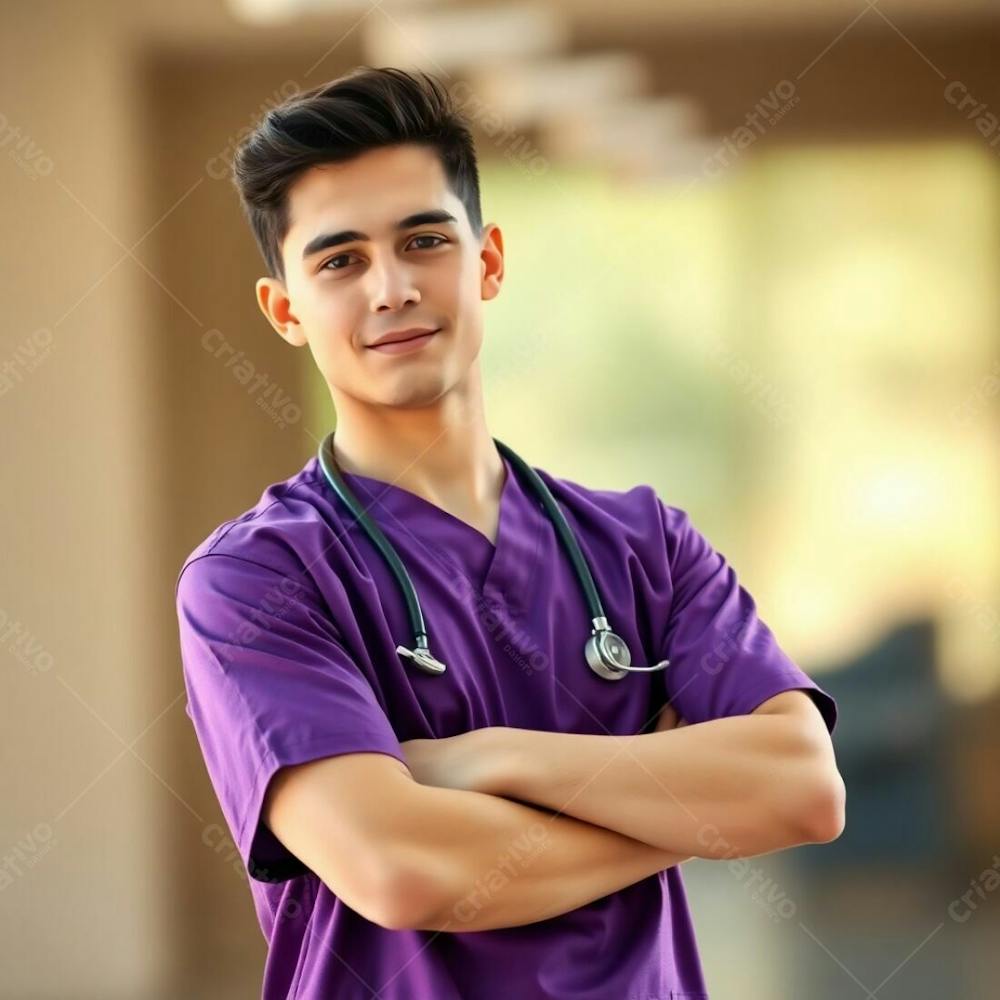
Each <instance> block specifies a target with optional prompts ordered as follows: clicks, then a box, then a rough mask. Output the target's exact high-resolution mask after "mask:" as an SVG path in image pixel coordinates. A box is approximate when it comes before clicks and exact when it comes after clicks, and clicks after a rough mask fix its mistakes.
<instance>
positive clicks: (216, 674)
mask: <svg viewBox="0 0 1000 1000" xmlns="http://www.w3.org/2000/svg"><path fill="white" fill-rule="evenodd" d="M235 179H236V182H237V185H238V188H239V192H240V195H241V197H242V201H243V205H244V209H245V211H246V213H247V217H248V219H249V222H250V225H251V226H252V228H253V232H254V234H255V237H256V239H257V241H258V244H259V246H260V249H261V251H262V253H263V256H264V259H265V262H266V265H267V270H268V276H267V277H263V278H261V279H260V280H259V281H258V282H257V299H258V302H259V305H260V308H261V309H262V311H263V312H264V315H265V316H266V317H267V319H268V321H269V322H270V324H271V325H272V326H273V327H274V329H275V330H276V331H277V332H278V334H279V335H280V336H281V337H282V338H283V339H284V340H286V341H287V342H288V343H289V344H292V345H293V346H295V347H302V346H306V345H308V347H309V350H310V351H311V352H312V355H313V358H314V360H315V362H316V364H317V365H318V367H319V369H320V371H321V372H322V374H323V377H324V379H325V380H326V383H327V385H328V386H329V390H330V394H331V396H332V398H333V402H334V404H335V408H336V413H337V426H336V433H335V443H334V445H333V456H334V458H335V462H336V465H337V466H339V469H340V470H341V474H342V476H343V480H344V481H345V482H346V483H347V485H348V486H349V487H350V490H351V491H352V492H353V494H354V496H355V497H356V498H357V499H358V501H359V503H360V504H362V505H363V506H364V507H365V508H366V511H367V514H368V516H369V517H371V518H372V519H373V520H374V521H375V522H376V524H377V526H378V527H379V528H380V529H381V531H382V532H383V533H384V535H385V537H386V538H387V539H388V540H389V541H390V542H391V544H392V546H393V548H394V549H395V551H396V553H397V554H398V556H399V558H400V560H401V561H402V563H403V565H404V566H405V568H406V570H407V571H408V573H409V574H410V578H411V580H412V583H413V587H414V589H415V591H416V593H417V594H418V595H419V599H420V602H421V605H422V608H423V613H424V615H425V616H426V618H425V621H426V626H427V631H428V632H429V635H430V637H431V642H432V644H431V647H430V648H431V650H432V653H433V655H434V656H435V657H436V658H437V659H439V660H441V661H445V662H446V665H447V669H446V670H445V672H444V673H440V674H434V673H430V672H427V671H425V670H423V669H420V667H419V665H418V664H416V662H415V661H414V660H413V659H412V658H410V657H408V656H405V655H402V654H401V653H400V652H399V651H398V650H397V646H399V645H407V644H408V643H409V642H410V639H411V638H412V636H411V633H410V625H411V619H410V618H408V607H407V605H406V604H405V603H404V600H403V597H402V594H401V590H400V586H399V582H398V577H397V576H395V575H394V574H393V572H392V568H391V566H390V565H389V563H388V562H387V560H386V558H385V557H384V554H383V553H382V552H381V551H380V549H379V548H378V547H377V546H376V544H375V543H374V542H373V541H372V539H371V537H369V535H368V533H367V532H366V531H365V530H362V527H361V526H359V522H358V521H357V520H356V519H355V517H354V516H353V515H352V513H351V511H350V509H349V508H348V507H347V506H346V503H345V502H344V501H343V500H342V498H341V497H340V496H339V495H338V494H337V493H336V492H335V491H334V489H333V488H332V485H333V484H332V480H329V479H328V477H327V475H326V474H325V472H324V467H323V462H321V461H320V459H319V457H316V458H313V459H311V460H310V461H309V462H308V463H306V465H305V467H304V468H302V469H301V470H300V471H298V472H297V473H296V474H295V475H293V476H292V477H291V478H289V479H287V480H285V481H283V482H279V483H275V484H272V485H270V486H268V487H267V489H266V490H265V491H264V493H263V495H262V496H261V498H260V501H259V502H258V503H257V504H256V505H255V506H254V507H253V508H252V509H251V510H248V511H246V512H245V513H244V514H242V515H241V516H239V517H237V518H235V519H234V520H231V521H227V522H226V523H224V524H223V525H221V526H219V527H218V528H217V529H216V530H215V531H213V532H212V533H211V534H210V535H209V536H208V538H206V539H205V541H204V542H202V543H201V544H200V545H199V546H198V547H197V548H196V549H195V550H194V551H193V552H192V553H191V555H190V556H189V557H188V559H187V560H186V561H185V563H184V566H183V568H182V570H181V573H180V576H179V579H178V589H177V610H178V616H179V621H180V633H181V648H182V652H183V664H184V676H185V682H186V686H187V694H188V706H187V711H188V713H189V715H190V716H191V718H192V721H193V723H194V727H195V731H196V733H197V737H198V739H199V741H200V744H201V747H202V750H203V752H204V756H205V761H206V765H207V768H208V772H209V775H210V777H211V780H212V783H213V786H214V788H215V790H216V792H217V794H218V796H219V800H220V803H221V806H222V809H223V812H224V814H225V817H226V820H227V821H228V823H229V825H230V828H231V830H232V834H233V837H234V839H235V841H236V843H237V845H238V847H239V850H240V853H241V856H242V858H243V861H244V862H245V864H246V866H247V870H248V872H249V874H250V875H251V878H252V881H251V883H250V885H251V889H252V892H253V898H254V902H255V905H256V909H257V913H258V916H259V919H260V924H261V927H262V929H263V932H264V935H265V937H266V938H267V940H268V942H269V954H268V960H267V964H266V968H265V972H264V988H263V996H264V1000H278V998H279V997H281V998H284V997H300V998H304V1000H305V998H308V1000H327V998H333V997H336V998H338V1000H355V998H357V1000H362V998H370V997H378V998H381V1000H467V998H472V1000H496V998H501V997H503V998H508V997H515V998H517V1000H536V998H537V1000H541V998H559V1000H585V998H586V1000H628V998H634V1000H638V998H642V1000H667V998H669V997H706V996H707V993H706V988H705V984H704V981H703V977H702V971H701V967H700V963H699V958H698V954H697V950H696V944H695V938H694V933H693V929H692V924H691V919H690V915H689V913H688V908H687V903H686V900H685V896H684V888H683V884H682V881H681V872H680V863H681V862H683V861H684V860H686V859H688V858H690V857H702V858H712V859H723V858H725V859H732V858H746V857H749V856H751V855H755V854H762V853H767V852H770V851H775V850H780V849H782V848H787V847H791V846H794V845H796V844H803V843H810V842H812V843H815V842H824V841H829V840H831V839H833V838H835V837H837V836H838V835H839V833H840V831H841V828H842V825H843V811H844V789H843V783H842V781H841V779H840V776H839V774H838V772H837V768H836V765H835V760H834V755H833V750H832V747H831V743H830V738H829V737H830V733H832V731H833V728H834V725H835V721H836V706H835V704H834V702H833V700H832V699H831V698H830V696H829V695H828V694H826V693H825V692H824V691H822V690H821V689H820V688H819V687H818V686H817V685H816V684H815V683H814V682H813V681H812V680H811V679H810V678H809V677H808V676H807V675H806V674H805V673H803V671H802V670H800V669H799V667H798V666H796V665H795V663H793V662H792V661H791V660H790V659H789V658H788V656H786V655H785V654H784V653H783V652H782V650H781V649H780V647H779V646H778V644H777V642H776V640H775V638H774V636H773V634H772V633H771V631H770V630H769V629H768V627H767V626H766V624H765V623H764V622H763V621H762V620H761V618H760V617H758V615H757V613H756V608H755V604H754V601H753V599H752V598H751V596H750V595H749V594H748V593H747V591H746V590H745V589H744V588H743V587H742V586H741V585H740V584H739V582H738V581H737V578H736V575H735V573H734V571H733V569H732V568H731V567H730V566H729V565H728V563H727V562H726V561H725V559H724V557H723V556H722V555H720V554H719V553H718V552H716V551H715V550H714V549H713V548H712V547H711V546H710V544H709V543H708V542H707V541H706V539H705V538H704V537H703V536H702V535H701V534H700V533H699V532H698V530H697V529H696V528H695V527H694V526H693V525H692V523H691V520H690V519H689V517H688V515H687V514H686V513H685V512H684V511H683V510H681V509H679V508H677V507H672V506H669V505H667V504H665V503H663V502H662V501H661V500H660V498H659V497H658V496H657V494H656V493H655V492H654V490H653V489H652V488H651V487H649V486H644V485H640V486H635V487H633V488H632V489H630V490H627V491H616V490H595V489H590V488H588V487H585V486H582V485H580V484H578V483H575V482H571V481H569V480H567V479H564V478H559V477H556V476H554V475H552V474H550V473H548V472H545V471H543V470H535V471H536V472H537V474H538V476H540V477H541V479H542V481H543V483H544V484H545V485H546V486H547V487H548V489H549V490H550V491H551V494H552V496H553V497H554V498H555V500H556V501H557V502H558V505H559V508H560V509H561V511H562V513H563V516H564V517H565V519H566V522H567V523H568V525H569V526H570V527H571V529H572V531H573V533H574V535H575V536H576V539H577V540H578V543H579V545H580V548H581V550H582V552H583V553H584V554H585V557H586V560H587V562H588V564H589V566H590V568H591V569H592V571H593V578H594V581H595V583H596V586H597V589H598V591H599V593H600V597H601V598H602V599H603V601H604V610H605V612H606V617H607V620H608V622H609V623H610V625H611V627H613V628H614V629H615V631H616V632H617V633H618V634H619V635H620V636H621V637H622V638H623V639H624V640H625V641H626V642H627V643H628V645H629V646H630V647H631V650H632V651H633V656H634V663H635V664H636V665H644V664H656V663H657V662H658V661H662V660H663V659H669V666H667V667H665V668H664V669H658V670H651V671H646V672H634V673H625V674H624V675H623V676H622V677H621V678H619V679H608V678H606V677H603V676H600V675H599V674H598V673H597V671H596V670H595V669H591V665H590V664H588V660H587V658H586V657H585V655H584V646H585V643H586V642H587V640H588V638H589V637H590V635H591V632H592V627H591V619H592V616H591V614H590V613H589V611H588V603H587V600H586V599H585V592H584V591H583V590H582V589H581V583H580V579H579V577H578V575H577V574H576V572H575V571H574V564H573V563H572V562H571V560H570V558H569V557H568V555H567V551H566V550H565V549H564V548H563V546H562V544H561V539H560V535H559V534H558V531H557V529H556V526H555V522H554V521H553V520H552V519H551V518H550V517H549V515H548V513H547V510H546V509H545V508H544V507H543V504H542V502H541V501H540V500H539V497H538V496H537V495H536V493H535V492H534V491H533V490H532V488H531V486H530V485H528V483H527V481H525V480H524V478H523V477H522V475H521V474H520V473H519V472H518V471H517V470H516V468H515V465H514V464H513V463H512V461H511V460H510V458H509V457H507V456H506V455H505V454H504V453H503V452H501V451H500V450H499V449H498V447H497V445H496V443H495V442H494V440H493V438H492V437H491V436H490V432H489V431H488V429H487V425H486V420H485V416H484V407H483V395H482V385H481V378H480V370H479V362H478V356H479V351H480V346H481V343H482V338H483V322H482V305H481V303H482V302H483V301H485V300H489V299H492V298H494V297H495V296H496V295H497V294H498V293H499V291H500V286H501V284H502V281H503V265H504V256H503V239H502V236H501V232H500V230H499V228H498V227H497V226H496V225H493V224H489V225H485V226H484V225H483V224H482V222H481V218H480V205H479V187H478V173H477V167H476V159H475V154H474V149H473V144H472V141H471V138H470V133H469V131H468V128H467V126H466V124H464V123H463V121H462V120H461V118H460V117H459V116H458V115H457V114H456V113H455V110H454V107H453V105H451V104H450V103H449V100H448V95H447V94H446V92H445V91H444V89H443V88H442V87H441V85H440V83H438V82H437V81H435V80H434V79H433V78H431V77H428V76H426V75H424V74H407V73H404V72H402V71H400V70H394V69H371V68H368V67H362V68H361V69H360V70H357V71H355V72H354V73H352V74H350V75H348V76H347V77H344V78H341V79H339V80H336V81H334V82H332V83H329V84H327V85H325V86H323V87H320V88H317V89H315V90H313V91H311V92H309V93H307V94H303V95H300V96H298V97H296V98H294V99H293V100H292V101H290V102H289V103H287V104H285V105H283V106H282V107H279V108H277V109H275V110H273V111H271V112H270V113H269V114H268V115H267V116H266V118H265V119H264V121H263V122H262V123H261V125H260V126H259V128H257V130H256V131H255V132H254V133H253V134H252V135H251V136H250V137H249V138H248V139H247V140H246V141H245V143H244V144H243V145H242V146H241V148H240V149H239V151H238V153H237V156H236V161H235ZM389 341H396V342H397V346H396V347H393V348H388V349H387V348H386V347H385V346H384V345H385V344H386V343H388V342H389ZM403 341H406V343H405V344H404V343H403ZM654 723H655V725H654ZM729 863H730V864H732V863H734V862H729ZM744 864H745V862H744Z"/></svg>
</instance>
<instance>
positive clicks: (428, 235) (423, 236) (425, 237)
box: [413, 233, 448, 250]
mask: <svg viewBox="0 0 1000 1000" xmlns="http://www.w3.org/2000/svg"><path fill="white" fill-rule="evenodd" d="M413 240H414V242H416V241H417V240H440V241H441V243H447V242H448V241H447V240H446V239H445V238H444V237H443V236H435V235H434V233H422V234H421V235H420V236H414V237H413ZM434 245H435V246H440V244H438V243H435V244H434ZM426 249H428V250H430V249H432V248H431V247H427V248H426Z"/></svg>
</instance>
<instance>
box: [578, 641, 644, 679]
mask: <svg viewBox="0 0 1000 1000" xmlns="http://www.w3.org/2000/svg"><path fill="white" fill-rule="evenodd" d="M584 653H585V655H586V657H587V663H588V664H589V665H590V669H591V670H593V671H594V673H595V674H597V676H598V677H603V678H604V679H605V680H607V681H620V680H621V679H622V678H623V677H627V676H628V674H629V670H628V668H629V666H631V664H632V654H631V652H630V651H629V648H628V644H627V643H626V642H625V640H624V639H623V638H622V637H621V636H620V635H618V634H617V633H615V632H612V631H611V629H609V628H603V629H599V630H597V631H595V632H594V633H593V634H592V635H591V636H590V638H589V639H588V640H587V645H586V646H585V647H584Z"/></svg>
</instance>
